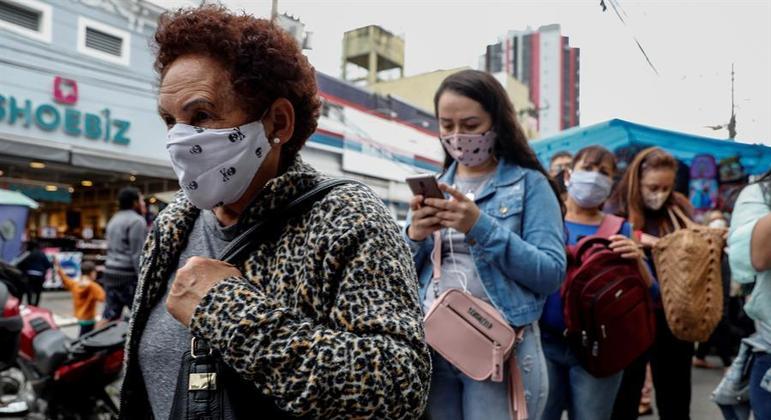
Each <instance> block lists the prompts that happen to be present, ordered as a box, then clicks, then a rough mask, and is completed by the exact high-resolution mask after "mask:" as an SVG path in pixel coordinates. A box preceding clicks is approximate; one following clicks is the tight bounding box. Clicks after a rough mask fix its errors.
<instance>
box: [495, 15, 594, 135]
mask: <svg viewBox="0 0 771 420" xmlns="http://www.w3.org/2000/svg"><path fill="white" fill-rule="evenodd" d="M579 63H580V49H579V48H576V47H571V46H570V39H569V37H567V36H564V35H562V34H561V30H560V26H559V25H557V24H555V25H546V26H542V27H540V28H538V30H535V31H533V30H527V31H511V32H509V33H508V34H506V36H504V37H502V38H501V39H500V41H499V42H498V43H495V44H491V45H488V46H487V49H486V51H485V54H484V55H483V56H482V57H481V59H480V68H482V69H484V70H486V71H489V72H491V73H499V72H504V73H506V74H511V75H512V76H514V77H515V78H516V79H517V80H519V81H521V82H522V83H523V84H525V85H526V86H527V87H528V88H529V89H530V100H531V101H532V103H533V105H534V108H533V109H532V110H531V115H532V116H533V117H534V118H535V119H536V120H537V124H538V132H539V134H540V136H541V137H548V136H551V135H553V134H556V133H558V132H559V131H561V130H564V129H566V128H570V127H575V126H577V125H579V123H580V115H581V113H580V108H579V85H580V83H579V82H580V77H579V75H580V66H579Z"/></svg>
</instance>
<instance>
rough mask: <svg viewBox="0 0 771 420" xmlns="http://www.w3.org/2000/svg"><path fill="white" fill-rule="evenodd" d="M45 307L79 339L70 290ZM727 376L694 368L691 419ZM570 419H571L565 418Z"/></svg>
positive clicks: (700, 415) (708, 414) (710, 415)
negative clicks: (723, 377)
mask: <svg viewBox="0 0 771 420" xmlns="http://www.w3.org/2000/svg"><path fill="white" fill-rule="evenodd" d="M41 304H42V306H43V307H46V308H48V309H50V310H51V311H53V312H54V320H55V321H56V323H57V324H58V325H59V327H60V328H61V329H62V331H64V332H65V334H67V335H69V336H71V337H73V338H74V337H77V335H78V332H79V327H78V321H77V319H75V317H73V316H72V298H71V295H70V293H69V292H67V291H46V292H43V296H42V299H41ZM101 312H102V305H101V304H100V305H99V307H98V308H97V314H101ZM709 361H710V363H712V364H713V365H715V366H720V360H719V359H718V358H716V357H710V358H709ZM722 376H723V369H722V368H721V369H693V376H692V383H693V387H692V392H691V418H692V419H693V420H722V416H721V414H720V410H719V409H718V408H717V406H716V405H715V404H714V403H713V402H712V401H711V400H710V394H711V393H712V391H713V390H714V389H715V387H716V386H717V384H718V382H720V379H721V378H722ZM655 411H656V408H655V404H654V415H653V416H646V417H640V419H641V420H658V418H659V417H658V415H656V413H655ZM565 418H567V417H565Z"/></svg>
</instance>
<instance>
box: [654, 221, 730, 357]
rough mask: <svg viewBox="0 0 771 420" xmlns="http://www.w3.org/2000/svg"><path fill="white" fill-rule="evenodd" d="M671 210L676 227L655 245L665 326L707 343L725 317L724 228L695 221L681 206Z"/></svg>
mask: <svg viewBox="0 0 771 420" xmlns="http://www.w3.org/2000/svg"><path fill="white" fill-rule="evenodd" d="M667 211H668V212H669V217H670V218H671V219H672V224H673V226H674V228H675V231H674V232H672V233H670V234H669V235H666V236H664V237H663V238H661V239H660V240H659V241H658V243H656V245H655V246H654V247H653V261H654V262H655V264H656V273H657V274H658V280H659V285H660V286H661V297H662V301H663V304H664V313H665V315H666V319H667V324H668V325H669V328H670V329H671V330H672V334H674V336H675V337H677V338H679V339H681V340H684V341H698V342H705V341H707V340H708V339H709V336H710V335H711V334H712V331H713V330H714V329H715V327H716V326H717V324H718V322H720V318H721V317H722V316H723V283H722V282H723V279H722V274H721V270H720V264H721V256H722V252H723V246H724V242H725V241H724V240H723V235H722V231H721V230H719V229H712V228H709V227H706V226H701V225H697V224H696V223H694V222H693V221H691V219H689V218H688V217H686V216H685V214H683V212H682V210H680V209H679V208H678V207H677V206H673V207H672V208H671V209H668V210H667ZM679 220H681V221H682V222H683V223H684V226H683V224H681V223H680V222H679Z"/></svg>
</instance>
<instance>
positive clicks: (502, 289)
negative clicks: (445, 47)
mask: <svg viewBox="0 0 771 420" xmlns="http://www.w3.org/2000/svg"><path fill="white" fill-rule="evenodd" d="M434 105H435V111H436V116H437V119H438V120H439V133H440V141H441V143H442V145H443V147H444V148H445V152H446V153H445V163H444V167H445V171H444V174H442V176H441V177H440V179H439V180H440V182H441V183H440V187H441V188H442V190H443V191H444V192H445V193H448V194H449V195H450V197H451V198H450V199H434V198H427V199H425V200H424V198H423V197H421V196H415V197H413V199H412V201H411V203H410V206H411V214H410V215H409V216H408V218H407V220H408V226H407V228H406V229H405V230H404V237H405V240H406V241H407V243H408V244H409V246H410V249H411V250H412V255H413V259H414V261H415V265H416V266H417V269H418V273H419V277H418V279H419V283H420V289H419V293H420V301H421V302H422V304H423V310H424V312H426V313H427V312H428V310H429V309H430V308H431V306H432V305H433V303H434V301H435V300H436V298H437V297H438V296H439V295H441V294H442V293H443V292H445V291H446V290H448V289H450V288H462V289H464V290H467V291H468V292H469V293H471V294H472V295H473V296H475V297H478V298H480V299H482V300H485V301H488V302H490V303H492V304H493V305H494V306H495V308H496V309H498V310H499V311H500V313H501V315H502V316H503V317H504V318H505V319H506V320H507V321H508V322H509V323H510V324H511V325H512V326H513V327H514V328H524V331H525V332H524V339H523V341H522V342H521V343H520V344H519V345H518V346H517V354H516V356H517V362H518V363H519V365H520V370H521V372H522V376H523V384H524V388H525V390H526V395H527V410H528V414H529V416H530V417H529V418H531V419H539V418H540V416H541V413H542V412H543V409H544V405H545V403H546V396H547V395H546V394H547V392H548V376H547V373H546V364H545V360H544V356H543V350H542V348H541V338H540V331H539V328H538V322H537V321H538V319H539V318H540V317H541V310H542V308H543V303H544V301H545V299H546V296H548V295H550V294H551V293H553V292H554V291H555V290H557V289H558V288H559V286H560V284H561V283H562V280H563V277H564V275H565V265H566V258H565V249H564V237H563V226H562V213H561V203H560V201H559V197H558V194H557V191H556V186H555V185H554V183H553V181H551V180H550V179H549V177H548V176H547V174H546V172H545V170H544V169H543V167H542V166H541V164H540V163H539V162H538V159H537V158H536V156H535V153H533V151H532V149H531V148H530V145H529V144H528V142H527V139H526V137H525V135H524V133H523V131H522V129H521V127H520V126H519V124H518V123H517V121H516V118H515V115H516V113H515V112H514V106H513V105H512V103H511V101H510V100H509V97H508V95H507V94H506V92H505V91H504V90H503V88H502V86H501V85H500V83H499V82H498V81H497V80H496V79H495V78H494V77H492V76H491V75H490V74H488V73H485V72H481V71H476V70H466V71H461V72H459V73H455V74H453V75H451V76H449V77H448V78H446V79H445V80H444V81H443V82H442V84H441V85H440V86H439V89H438V90H437V92H436V95H435V96H434ZM451 185H454V187H451ZM437 231H439V232H440V235H441V241H442V246H441V249H442V253H441V254H442V255H441V258H442V260H441V264H440V266H441V267H444V268H443V269H442V274H441V277H440V279H439V284H438V287H432V286H431V284H432V283H433V282H432V281H431V278H432V273H433V269H434V263H433V261H432V257H431V256H430V254H431V253H432V250H433V249H434V232H437ZM508 403H509V392H508V389H507V383H506V380H505V381H504V382H493V381H492V380H487V381H475V380H473V379H471V378H470V377H468V376H466V375H464V374H463V373H461V372H460V371H459V370H458V369H457V368H456V367H454V366H453V365H452V363H451V362H450V361H448V360H445V359H444V358H443V357H441V356H440V355H439V354H437V353H433V373H432V379H431V388H430V393H429V399H428V405H429V407H428V411H429V414H430V416H431V417H432V418H435V419H442V420H452V419H487V420H495V419H509V418H510V413H509V408H508Z"/></svg>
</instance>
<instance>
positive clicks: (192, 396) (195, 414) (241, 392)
mask: <svg viewBox="0 0 771 420" xmlns="http://www.w3.org/2000/svg"><path fill="white" fill-rule="evenodd" d="M351 183H357V184H360V183H359V182H358V181H354V180H349V179H329V180H325V181H321V182H320V183H318V184H317V185H316V186H315V187H314V188H313V189H311V190H310V191H308V192H306V193H304V194H302V195H300V196H299V197H297V198H295V199H294V200H293V201H291V202H290V203H289V204H288V205H287V206H286V207H283V208H281V209H280V210H278V211H274V212H272V213H271V214H269V215H268V216H267V217H265V218H264V219H263V220H261V221H259V222H257V223H255V224H254V225H253V226H251V227H249V229H247V230H246V231H245V232H243V233H242V234H240V235H239V236H238V237H236V238H235V239H233V240H232V241H231V242H230V244H229V245H228V246H227V247H225V249H224V250H223V251H222V253H221V254H220V256H219V259H220V260H221V261H225V262H228V263H231V264H234V265H240V264H241V263H243V262H244V261H245V260H246V258H247V257H248V255H249V251H251V249H252V247H253V246H254V244H255V243H256V242H257V241H259V240H260V239H262V235H263V234H264V233H265V232H266V231H269V230H270V231H274V232H275V231H277V230H280V229H281V228H283V226H284V223H285V221H287V220H289V219H291V218H292V217H295V216H298V215H301V214H303V213H305V212H307V211H308V210H309V208H310V207H311V206H312V205H313V204H314V203H316V202H317V201H319V200H321V199H322V198H323V197H325V196H326V195H327V194H328V193H329V192H330V191H331V190H332V189H334V188H336V187H338V186H341V185H345V184H351ZM257 413H259V415H260V416H261V417H262V418H265V419H282V418H290V416H288V415H287V414H286V413H284V412H282V411H281V410H279V409H278V407H276V405H275V403H273V401H272V400H270V399H269V398H268V397H266V396H264V395H262V393H260V392H259V391H258V390H257V389H256V388H255V387H254V385H253V384H251V383H249V382H247V381H245V380H243V379H242V378H241V377H240V375H238V373H237V372H235V371H234V370H233V369H232V368H230V367H229V366H227V365H226V364H225V363H224V362H223V361H222V358H221V357H220V356H219V354H217V353H216V352H215V351H213V349H212V348H211V347H209V345H208V343H206V342H205V341H204V340H199V339H197V338H195V337H193V338H192V340H191V343H190V350H189V351H187V352H185V353H184V355H183V357H182V365H181V366H180V371H179V376H178V378H177V388H176V391H175V393H174V402H173V405H172V408H171V414H170V416H169V419H170V420H194V419H196V420H197V419H207V420H224V419H245V418H250V419H251V418H255V415H256V414H257ZM292 418H294V417H292Z"/></svg>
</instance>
